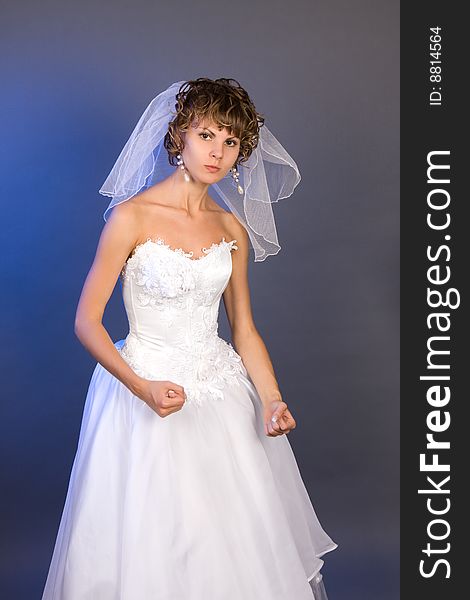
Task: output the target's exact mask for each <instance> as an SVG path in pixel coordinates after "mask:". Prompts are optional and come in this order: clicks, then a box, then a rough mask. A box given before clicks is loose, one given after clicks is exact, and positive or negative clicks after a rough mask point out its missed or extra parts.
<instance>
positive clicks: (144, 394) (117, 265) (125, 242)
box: [75, 201, 186, 417]
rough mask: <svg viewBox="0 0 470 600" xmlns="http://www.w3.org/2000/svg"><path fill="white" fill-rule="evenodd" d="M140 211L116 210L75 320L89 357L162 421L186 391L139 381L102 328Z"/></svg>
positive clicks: (180, 404) (168, 383)
mask: <svg viewBox="0 0 470 600" xmlns="http://www.w3.org/2000/svg"><path fill="white" fill-rule="evenodd" d="M137 210H138V209H137V207H136V206H134V205H133V203H132V201H128V202H125V203H123V204H120V205H118V206H115V207H114V208H113V211H112V213H111V216H110V218H109V219H108V221H107V223H106V225H105V226H104V227H103V231H102V233H101V236H100V240H99V243H98V249H97V251H96V256H95V259H94V261H93V265H92V267H91V269H90V272H89V273H88V276H87V278H86V280H85V284H84V286H83V290H82V293H81V296H80V300H79V302H78V307H77V313H76V316H75V334H76V336H77V337H78V339H79V340H80V342H81V343H82V344H83V345H84V346H85V348H86V349H87V350H88V352H90V354H91V355H92V356H93V357H94V358H95V359H96V360H97V361H98V362H99V363H100V364H101V365H102V366H103V367H104V368H105V369H106V370H107V371H109V372H110V373H111V374H112V375H114V377H116V379H119V381H120V382H121V383H123V384H124V385H125V386H126V387H127V388H128V389H129V390H130V391H131V392H132V393H133V394H134V395H135V396H137V397H139V398H140V399H141V400H143V401H144V402H145V403H146V404H148V406H149V407H150V408H151V409H152V410H154V411H155V412H156V413H157V414H158V415H159V416H160V417H167V416H168V415H170V414H172V413H174V412H177V411H178V410H181V408H182V407H183V405H184V402H185V397H186V396H185V392H184V388H183V387H182V386H181V385H179V384H177V383H174V382H172V381H151V380H147V379H144V378H143V377H140V376H139V375H137V373H135V371H133V370H132V369H131V367H130V366H129V365H128V364H127V362H126V361H125V360H124V359H123V358H122V356H121V355H120V353H119V352H118V350H117V348H116V347H115V345H114V344H113V341H112V340H111V338H110V337H109V334H108V332H107V331H106V329H105V328H104V326H103V324H102V318H103V313H104V310H105V308H106V304H107V303H108V300H109V298H110V296H111V294H112V292H113V289H114V287H115V285H116V281H117V279H118V277H119V274H120V272H121V270H122V267H123V266H124V263H125V261H126V260H127V257H128V256H129V254H130V253H131V252H132V250H133V249H134V247H135V246H136V245H137V242H138V241H139V240H138V235H139V231H140V227H139V222H140V219H139V218H138V213H137Z"/></svg>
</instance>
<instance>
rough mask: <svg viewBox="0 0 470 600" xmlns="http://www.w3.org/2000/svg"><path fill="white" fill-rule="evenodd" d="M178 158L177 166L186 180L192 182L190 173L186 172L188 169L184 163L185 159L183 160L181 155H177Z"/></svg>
mask: <svg viewBox="0 0 470 600" xmlns="http://www.w3.org/2000/svg"><path fill="white" fill-rule="evenodd" d="M176 158H177V161H176V164H177V165H178V167H179V168H180V169H181V170H182V171H183V176H184V180H185V181H191V177H190V176H189V173H188V172H187V171H186V169H185V167H184V162H183V158H182V156H181V154H177V155H176Z"/></svg>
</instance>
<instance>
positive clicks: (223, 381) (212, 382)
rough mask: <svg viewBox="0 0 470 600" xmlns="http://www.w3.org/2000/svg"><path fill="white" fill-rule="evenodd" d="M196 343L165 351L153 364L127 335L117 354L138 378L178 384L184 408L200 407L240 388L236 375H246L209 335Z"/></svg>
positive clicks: (224, 346) (229, 350)
mask: <svg viewBox="0 0 470 600" xmlns="http://www.w3.org/2000/svg"><path fill="white" fill-rule="evenodd" d="M197 337H199V336H197ZM199 341H200V343H197V344H196V345H195V346H193V347H192V348H184V347H171V348H168V349H167V350H165V360H164V361H156V360H155V355H154V353H153V352H152V351H149V350H148V349H146V348H145V347H143V346H142V344H141V343H140V342H139V340H138V339H137V338H135V337H134V336H132V335H131V334H129V335H128V336H127V338H126V340H125V342H124V344H123V345H122V346H121V347H120V348H119V347H118V350H119V352H120V354H121V356H122V357H123V358H124V360H125V361H126V362H127V363H128V364H129V366H130V367H131V368H132V369H133V370H134V371H135V372H136V373H137V374H138V375H140V376H141V377H143V378H144V379H149V380H166V379H170V380H172V381H175V382H177V383H179V385H182V386H183V387H184V390H185V392H186V404H189V405H195V406H196V407H200V406H202V405H203V404H204V403H205V402H206V401H207V400H222V399H223V398H224V388H225V387H226V386H227V385H240V375H243V376H245V377H246V376H247V371H246V368H245V366H244V365H243V362H242V359H241V356H240V355H239V354H238V353H237V352H236V351H235V349H234V348H233V346H232V345H231V344H230V343H228V342H226V341H225V340H224V339H222V338H221V337H219V336H217V335H214V333H213V332H211V334H210V335H206V336H204V340H203V339H202V336H201V337H199Z"/></svg>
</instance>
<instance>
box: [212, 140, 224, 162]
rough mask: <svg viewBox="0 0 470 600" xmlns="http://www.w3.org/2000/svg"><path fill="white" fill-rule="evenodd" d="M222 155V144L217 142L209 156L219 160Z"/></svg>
mask: <svg viewBox="0 0 470 600" xmlns="http://www.w3.org/2000/svg"><path fill="white" fill-rule="evenodd" d="M223 155H224V151H223V146H222V145H220V144H217V145H216V146H214V147H213V148H212V150H211V156H212V157H213V158H215V159H216V160H220V159H221V158H222V157H223Z"/></svg>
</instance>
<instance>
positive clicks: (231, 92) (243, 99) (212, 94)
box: [163, 77, 264, 165]
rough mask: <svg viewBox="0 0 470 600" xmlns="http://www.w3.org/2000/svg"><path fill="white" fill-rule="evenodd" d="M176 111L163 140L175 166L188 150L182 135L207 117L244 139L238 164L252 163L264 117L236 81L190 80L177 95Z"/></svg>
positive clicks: (201, 78) (224, 79) (221, 79)
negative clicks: (249, 160) (180, 154)
mask: <svg viewBox="0 0 470 600" xmlns="http://www.w3.org/2000/svg"><path fill="white" fill-rule="evenodd" d="M175 109H176V115H175V117H174V119H173V120H172V121H170V123H169V124H168V132H167V133H166V135H165V139H164V141H163V143H164V146H165V148H166V149H167V151H168V160H169V162H170V164H171V165H176V155H177V154H179V153H180V152H181V151H182V150H183V148H184V142H183V139H182V136H181V132H183V131H188V129H189V127H190V126H191V124H192V123H193V121H196V122H199V120H202V119H206V118H207V119H208V120H210V121H213V122H215V123H216V124H217V125H219V126H222V127H227V128H228V129H229V130H230V133H231V135H234V136H236V137H238V138H239V139H240V151H239V154H238V158H237V163H243V162H245V161H246V160H248V158H249V156H250V155H251V153H252V152H253V150H254V149H255V148H256V146H257V145H258V141H259V129H260V127H262V126H263V124H264V117H263V116H262V115H261V114H260V113H258V112H257V111H256V108H255V105H254V104H253V102H252V101H251V99H250V97H249V96H248V94H247V92H246V91H245V90H244V89H243V88H242V87H241V85H240V84H239V83H238V81H236V80H235V79H226V78H223V77H222V78H220V79H214V80H213V79H208V78H207V77H200V78H198V79H193V80H191V81H186V82H185V83H183V85H182V86H181V87H180V89H179V91H178V93H177V94H176V104H175Z"/></svg>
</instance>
